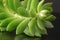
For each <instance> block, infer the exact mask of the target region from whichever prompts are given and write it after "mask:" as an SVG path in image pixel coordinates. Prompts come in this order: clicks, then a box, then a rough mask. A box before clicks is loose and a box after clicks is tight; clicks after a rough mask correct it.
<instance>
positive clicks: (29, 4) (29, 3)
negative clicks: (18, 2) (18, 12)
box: [26, 0, 32, 10]
mask: <svg viewBox="0 0 60 40" xmlns="http://www.w3.org/2000/svg"><path fill="white" fill-rule="evenodd" d="M31 1H32V0H28V3H27V8H26V10H30V6H31Z"/></svg>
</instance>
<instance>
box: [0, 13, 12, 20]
mask: <svg viewBox="0 0 60 40" xmlns="http://www.w3.org/2000/svg"><path fill="white" fill-rule="evenodd" d="M8 17H11V15H9V14H8V13H5V12H2V13H0V20H3V19H5V18H8Z"/></svg>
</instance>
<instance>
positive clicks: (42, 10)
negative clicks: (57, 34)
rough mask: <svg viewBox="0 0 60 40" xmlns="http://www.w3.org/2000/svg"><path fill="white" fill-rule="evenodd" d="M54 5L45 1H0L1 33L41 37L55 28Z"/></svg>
mask: <svg viewBox="0 0 60 40" xmlns="http://www.w3.org/2000/svg"><path fill="white" fill-rule="evenodd" d="M52 11H53V10H52V3H51V2H48V3H44V0H41V1H40V2H39V0H23V1H20V0H0V31H9V32H12V31H13V30H16V35H18V34H22V33H25V34H26V35H28V36H38V37H41V35H43V34H47V30H46V28H53V24H52V23H51V21H54V20H55V19H56V17H55V16H54V15H52V14H51V13H52Z"/></svg>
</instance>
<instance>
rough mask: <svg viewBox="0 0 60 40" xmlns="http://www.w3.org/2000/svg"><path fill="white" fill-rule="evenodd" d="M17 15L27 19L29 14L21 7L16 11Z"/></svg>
mask: <svg viewBox="0 0 60 40" xmlns="http://www.w3.org/2000/svg"><path fill="white" fill-rule="evenodd" d="M17 14H18V15H20V16H24V17H29V16H30V15H29V12H28V11H26V10H25V8H23V7H19V8H18V9H17Z"/></svg>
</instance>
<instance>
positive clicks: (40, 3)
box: [37, 0, 44, 13]
mask: <svg viewBox="0 0 60 40" xmlns="http://www.w3.org/2000/svg"><path fill="white" fill-rule="evenodd" d="M43 3H44V0H41V1H40V2H39V4H38V6H37V11H38V13H39V12H40V10H41V8H42V6H43Z"/></svg>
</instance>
